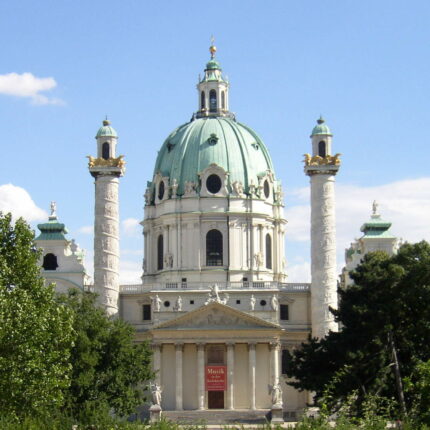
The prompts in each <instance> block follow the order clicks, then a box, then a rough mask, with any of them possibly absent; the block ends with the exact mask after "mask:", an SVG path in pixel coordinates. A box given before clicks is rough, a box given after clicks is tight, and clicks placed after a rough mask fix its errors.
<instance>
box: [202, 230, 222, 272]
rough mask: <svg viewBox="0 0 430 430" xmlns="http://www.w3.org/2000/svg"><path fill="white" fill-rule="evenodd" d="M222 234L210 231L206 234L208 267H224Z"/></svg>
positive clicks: (217, 231)
mask: <svg viewBox="0 0 430 430" xmlns="http://www.w3.org/2000/svg"><path fill="white" fill-rule="evenodd" d="M222 248H223V246H222V233H221V232H220V231H219V230H215V229H214V230H210V231H208V233H207V234H206V265H207V266H222V264H223V249H222Z"/></svg>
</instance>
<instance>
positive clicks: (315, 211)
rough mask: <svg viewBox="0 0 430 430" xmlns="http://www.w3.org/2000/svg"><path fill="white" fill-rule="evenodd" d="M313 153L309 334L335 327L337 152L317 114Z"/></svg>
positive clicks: (309, 161) (309, 158) (309, 159)
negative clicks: (335, 189)
mask: <svg viewBox="0 0 430 430" xmlns="http://www.w3.org/2000/svg"><path fill="white" fill-rule="evenodd" d="M311 139H312V155H310V154H305V160H304V162H305V174H306V175H308V176H309V177H310V182H311V275H312V283H311V322H312V336H313V337H318V338H322V337H324V336H326V335H327V334H328V332H329V331H330V330H331V331H336V330H337V323H336V322H335V321H334V317H333V315H332V313H331V312H330V309H329V308H330V307H332V308H336V307H337V271H336V219H335V192H334V181H335V176H336V174H337V172H338V170H339V167H340V159H339V156H340V154H336V155H331V154H332V148H331V144H332V134H331V132H330V129H329V127H328V126H327V125H326V124H325V121H324V119H323V118H322V117H320V118H319V119H318V121H317V125H316V126H315V127H314V129H313V130H312V134H311Z"/></svg>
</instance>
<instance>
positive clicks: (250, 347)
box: [248, 343, 256, 409]
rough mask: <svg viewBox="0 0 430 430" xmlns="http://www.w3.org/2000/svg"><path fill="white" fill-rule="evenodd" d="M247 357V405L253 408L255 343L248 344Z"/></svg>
mask: <svg viewBox="0 0 430 430" xmlns="http://www.w3.org/2000/svg"><path fill="white" fill-rule="evenodd" d="M248 358H249V365H248V367H249V387H248V388H249V403H250V405H249V407H250V409H255V408H256V407H255V367H256V356H255V343H250V344H248Z"/></svg>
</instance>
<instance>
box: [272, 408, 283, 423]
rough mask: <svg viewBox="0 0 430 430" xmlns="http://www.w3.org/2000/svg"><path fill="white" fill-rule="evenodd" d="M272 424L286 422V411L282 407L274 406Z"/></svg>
mask: <svg viewBox="0 0 430 430" xmlns="http://www.w3.org/2000/svg"><path fill="white" fill-rule="evenodd" d="M271 413H272V418H271V420H270V421H271V422H272V423H283V422H284V411H283V409H282V406H277V405H273V406H272V410H271Z"/></svg>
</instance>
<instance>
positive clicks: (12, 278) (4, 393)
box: [0, 213, 74, 417]
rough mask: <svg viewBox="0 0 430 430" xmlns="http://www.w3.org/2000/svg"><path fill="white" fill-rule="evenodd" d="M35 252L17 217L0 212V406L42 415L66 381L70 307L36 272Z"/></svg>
mask: <svg viewBox="0 0 430 430" xmlns="http://www.w3.org/2000/svg"><path fill="white" fill-rule="evenodd" d="M39 257H40V253H39V252H38V251H36V248H35V247H34V233H33V231H32V230H30V228H29V226H28V225H27V224H26V223H25V221H24V220H23V219H18V220H17V221H16V223H15V224H13V222H12V216H11V214H7V215H3V214H2V213H0V411H1V412H2V413H3V414H9V415H14V416H16V417H22V416H24V415H40V416H43V415H47V414H49V412H50V410H52V409H53V408H55V407H58V406H60V405H62V403H63V401H64V395H63V393H64V389H66V388H68V386H69V384H70V379H69V373H70V370H71V366H70V363H69V356H70V350H71V347H72V343H73V337H74V335H73V328H72V320H73V318H72V311H71V310H70V309H68V308H67V307H65V306H64V305H61V304H59V303H58V302H57V301H56V299H55V293H54V290H53V287H52V286H45V285H44V281H43V279H42V278H41V276H40V267H39Z"/></svg>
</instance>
